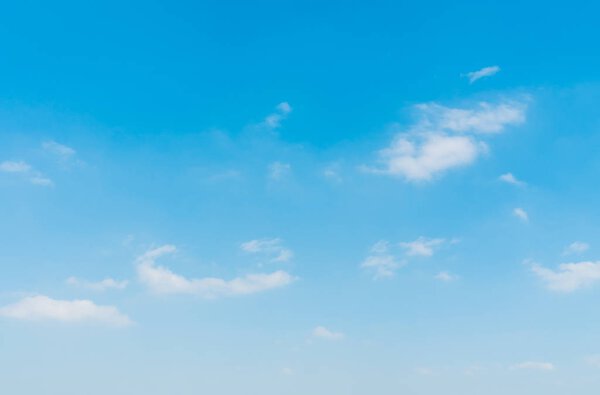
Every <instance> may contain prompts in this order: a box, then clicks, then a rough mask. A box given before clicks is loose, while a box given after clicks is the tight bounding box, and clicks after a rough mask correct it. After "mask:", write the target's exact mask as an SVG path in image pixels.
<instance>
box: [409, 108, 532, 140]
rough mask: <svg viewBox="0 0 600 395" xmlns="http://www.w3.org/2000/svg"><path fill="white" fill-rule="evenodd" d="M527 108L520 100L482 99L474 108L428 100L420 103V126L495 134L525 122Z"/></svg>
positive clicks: (422, 127) (426, 128)
mask: <svg viewBox="0 0 600 395" xmlns="http://www.w3.org/2000/svg"><path fill="white" fill-rule="evenodd" d="M526 108H527V107H526V105H525V104H523V103H521V102H501V103H497V104H493V103H489V102H480V103H478V104H477V105H476V106H474V107H472V108H452V107H446V106H442V105H440V104H437V103H425V104H419V105H417V109H418V110H419V111H420V112H421V117H422V118H421V121H420V125H417V126H418V128H419V129H422V130H438V131H447V132H457V133H473V134H495V133H501V132H502V131H504V129H505V128H506V127H507V126H511V125H519V124H522V123H523V122H525V110H526Z"/></svg>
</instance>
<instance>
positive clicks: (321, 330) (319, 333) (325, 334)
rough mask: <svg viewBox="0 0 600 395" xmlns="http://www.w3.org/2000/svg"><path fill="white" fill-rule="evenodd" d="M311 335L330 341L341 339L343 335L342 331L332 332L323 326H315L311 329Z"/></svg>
mask: <svg viewBox="0 0 600 395" xmlns="http://www.w3.org/2000/svg"><path fill="white" fill-rule="evenodd" d="M312 337H313V338H317V339H324V340H330V341H337V340H342V339H343V338H344V337H345V335H344V334H343V333H342V332H334V331H332V330H329V329H327V328H325V327H324V326H317V327H316V328H315V329H313V331H312Z"/></svg>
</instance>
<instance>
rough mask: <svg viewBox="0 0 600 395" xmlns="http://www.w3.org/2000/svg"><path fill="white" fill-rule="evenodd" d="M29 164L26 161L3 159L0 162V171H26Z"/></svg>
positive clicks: (28, 168)
mask: <svg viewBox="0 0 600 395" xmlns="http://www.w3.org/2000/svg"><path fill="white" fill-rule="evenodd" d="M29 170H31V166H30V165H29V164H28V163H26V162H21V161H19V162H15V161H4V162H2V163H0V171H2V172H4V173H27V172H29Z"/></svg>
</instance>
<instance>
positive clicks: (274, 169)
mask: <svg viewBox="0 0 600 395" xmlns="http://www.w3.org/2000/svg"><path fill="white" fill-rule="evenodd" d="M291 172H292V166H291V165H290V164H289V163H283V162H273V163H271V164H269V178H270V179H271V180H274V181H281V180H284V179H285V178H287V177H288V176H289V175H290V174H291Z"/></svg>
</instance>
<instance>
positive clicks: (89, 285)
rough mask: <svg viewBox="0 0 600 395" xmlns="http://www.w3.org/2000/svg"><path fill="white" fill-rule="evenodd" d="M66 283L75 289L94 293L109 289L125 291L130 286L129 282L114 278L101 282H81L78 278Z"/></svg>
mask: <svg viewBox="0 0 600 395" xmlns="http://www.w3.org/2000/svg"><path fill="white" fill-rule="evenodd" d="M66 283H67V284H69V285H71V286H74V287H80V288H86V289H91V290H93V291H106V290H108V289H125V288H126V287H127V285H128V284H129V282H128V281H127V280H122V281H118V280H114V279H112V278H105V279H104V280H100V281H86V280H81V279H79V278H77V277H69V278H68V279H67V281H66Z"/></svg>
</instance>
